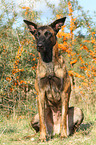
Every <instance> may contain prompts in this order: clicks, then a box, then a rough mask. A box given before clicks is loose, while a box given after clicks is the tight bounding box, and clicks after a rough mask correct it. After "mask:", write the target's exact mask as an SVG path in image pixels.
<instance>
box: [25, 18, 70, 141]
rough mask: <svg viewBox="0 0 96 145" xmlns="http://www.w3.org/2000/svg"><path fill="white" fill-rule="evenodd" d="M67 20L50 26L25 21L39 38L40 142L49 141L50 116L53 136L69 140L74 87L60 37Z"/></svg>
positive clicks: (37, 73)
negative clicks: (59, 47) (61, 52)
mask: <svg viewBox="0 0 96 145" xmlns="http://www.w3.org/2000/svg"><path fill="white" fill-rule="evenodd" d="M65 19H66V17H64V18H61V19H58V20H56V21H54V22H53V23H52V24H50V25H48V26H38V25H37V24H35V23H33V22H30V21H27V20H24V22H25V23H26V24H27V26H28V28H29V30H30V32H31V33H32V34H33V35H34V36H35V38H36V43H37V51H38V53H39V60H38V65H37V71H36V80H35V88H36V90H37V92H38V97H37V102H38V111H39V122H40V139H41V140H42V141H43V140H46V133H47V130H48V129H47V125H46V124H47V123H48V122H47V123H46V118H47V115H48V114H49V113H50V116H51V117H52V121H51V122H52V124H53V127H52V128H53V130H52V131H51V132H53V134H55V133H58V130H57V128H58V126H59V130H60V134H61V137H62V138H63V137H67V124H66V116H67V112H68V104H69V98H70V92H71V83H70V78H69V75H68V72H67V70H66V66H65V61H64V58H63V57H62V56H60V55H59V53H58V44H57V38H56V34H57V33H58V31H59V29H60V28H61V26H62V25H63V24H64V22H65Z"/></svg>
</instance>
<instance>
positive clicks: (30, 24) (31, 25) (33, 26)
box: [24, 20, 37, 35]
mask: <svg viewBox="0 0 96 145" xmlns="http://www.w3.org/2000/svg"><path fill="white" fill-rule="evenodd" d="M24 22H25V23H26V24H27V26H28V28H29V31H30V32H31V33H32V34H33V35H34V34H35V32H36V29H37V24H35V23H33V22H30V21H27V20H24Z"/></svg>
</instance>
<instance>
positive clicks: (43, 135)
mask: <svg viewBox="0 0 96 145" xmlns="http://www.w3.org/2000/svg"><path fill="white" fill-rule="evenodd" d="M38 111H39V121H40V140H41V141H46V126H45V91H44V90H42V91H40V92H39V94H38Z"/></svg>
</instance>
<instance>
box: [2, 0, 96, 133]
mask: <svg viewBox="0 0 96 145" xmlns="http://www.w3.org/2000/svg"><path fill="white" fill-rule="evenodd" d="M35 2H38V0H37V1H33V3H32V5H30V7H26V6H25V5H24V4H23V3H21V4H19V6H18V8H16V4H15V3H14V1H10V2H8V1H4V0H1V4H0V9H1V11H0V32H1V35H0V110H1V118H3V117H5V116H6V117H7V118H8V119H9V118H10V115H11V116H14V117H16V116H22V115H24V116H27V117H28V118H31V116H33V115H34V114H35V113H36V112H37V101H36V97H37V93H36V91H35V88H34V80H35V75H36V66H37V61H38V53H37V51H36V45H35V39H34V37H33V36H32V35H31V34H30V33H29V32H28V30H27V28H26V26H25V24H23V21H22V20H23V19H27V20H31V21H34V22H36V23H38V24H39V25H40V24H42V23H43V22H42V23H40V19H41V17H42V12H41V11H36V10H35V9H34V3H35ZM44 2H45V3H46V5H47V7H48V10H50V11H51V12H52V16H53V17H52V19H51V20H50V23H51V22H52V21H53V20H55V19H56V18H60V17H63V16H65V15H66V16H67V20H66V23H65V25H64V26H63V27H62V29H61V31H60V32H59V33H58V35H57V37H58V43H59V44H58V46H59V51H60V53H62V55H63V56H64V58H65V61H66V65H67V68H68V72H69V74H70V77H71V78H72V77H73V76H74V82H75V85H74V84H72V94H71V100H70V106H72V105H73V106H79V107H80V108H81V109H82V110H83V112H84V114H85V121H88V120H91V121H93V122H95V121H96V24H95V23H93V21H92V18H91V17H90V15H88V13H86V12H84V10H83V9H82V7H81V6H80V5H79V4H78V1H77V0H73V1H72V0H70V1H69V0H64V1H63V0H60V3H59V4H58V7H55V5H54V4H52V3H50V2H49V1H47V0H45V1H44ZM15 8H16V9H15ZM17 9H18V10H19V11H18V10H17ZM21 21H22V22H21ZM48 23H49V21H48ZM16 24H17V26H16ZM93 116H94V117H93ZM90 118H91V119H90ZM1 120H2V119H1ZM1 130H2V129H1Z"/></svg>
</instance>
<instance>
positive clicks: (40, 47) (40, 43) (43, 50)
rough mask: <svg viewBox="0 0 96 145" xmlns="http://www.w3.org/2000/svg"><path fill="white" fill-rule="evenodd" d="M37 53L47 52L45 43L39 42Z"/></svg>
mask: <svg viewBox="0 0 96 145" xmlns="http://www.w3.org/2000/svg"><path fill="white" fill-rule="evenodd" d="M37 51H38V52H45V46H44V43H43V42H41V41H40V42H38V44H37Z"/></svg>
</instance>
